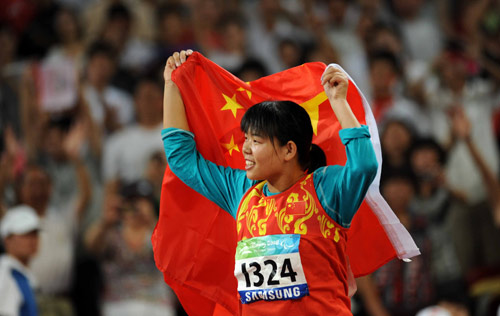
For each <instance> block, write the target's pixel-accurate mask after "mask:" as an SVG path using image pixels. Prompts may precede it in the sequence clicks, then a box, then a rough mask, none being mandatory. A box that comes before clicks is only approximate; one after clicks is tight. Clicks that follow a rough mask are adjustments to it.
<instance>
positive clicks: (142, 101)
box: [102, 77, 163, 184]
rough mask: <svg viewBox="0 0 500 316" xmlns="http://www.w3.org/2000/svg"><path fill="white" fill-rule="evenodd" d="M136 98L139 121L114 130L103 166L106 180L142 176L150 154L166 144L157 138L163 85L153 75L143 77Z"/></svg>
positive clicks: (121, 179) (104, 156)
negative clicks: (115, 131) (118, 130)
mask: <svg viewBox="0 0 500 316" xmlns="http://www.w3.org/2000/svg"><path fill="white" fill-rule="evenodd" d="M134 101H135V102H134V105H135V110H136V113H137V124H134V125H131V126H128V127H126V128H124V129H123V130H121V131H120V132H118V133H116V134H114V135H113V136H111V137H110V138H109V139H108V141H107V143H106V144H105V147H104V155H103V169H102V174H103V176H104V181H105V184H109V183H110V182H115V181H118V182H121V183H129V182H133V181H137V180H139V179H140V178H142V177H143V176H144V172H145V169H146V166H147V163H148V160H149V159H150V157H151V155H152V154H153V153H154V152H156V151H158V150H162V148H163V144H162V142H161V138H158V135H159V133H160V132H161V129H162V124H161V122H162V106H163V93H162V87H161V86H160V84H159V83H158V82H157V81H155V80H154V79H152V78H149V77H144V78H142V79H141V80H140V81H139V82H138V84H137V86H136V88H135V93H134Z"/></svg>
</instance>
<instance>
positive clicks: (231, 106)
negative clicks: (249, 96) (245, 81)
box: [220, 93, 243, 118]
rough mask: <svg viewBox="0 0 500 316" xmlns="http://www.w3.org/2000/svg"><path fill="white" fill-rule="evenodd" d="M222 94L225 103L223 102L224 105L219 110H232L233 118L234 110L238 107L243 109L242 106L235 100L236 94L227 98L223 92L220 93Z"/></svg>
mask: <svg viewBox="0 0 500 316" xmlns="http://www.w3.org/2000/svg"><path fill="white" fill-rule="evenodd" d="M222 96H223V97H224V99H225V100H226V104H224V106H223V107H222V108H221V109H220V110H221V111H225V110H231V112H233V115H234V118H236V112H237V111H238V110H239V109H243V107H242V106H241V105H239V104H238V102H236V94H234V95H233V97H232V98H229V97H228V96H227V95H225V94H224V93H223V94H222Z"/></svg>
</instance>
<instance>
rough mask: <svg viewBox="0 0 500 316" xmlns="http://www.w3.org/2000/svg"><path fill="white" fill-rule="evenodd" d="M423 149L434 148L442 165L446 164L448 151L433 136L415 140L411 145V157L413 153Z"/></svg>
mask: <svg viewBox="0 0 500 316" xmlns="http://www.w3.org/2000/svg"><path fill="white" fill-rule="evenodd" d="M422 149H430V150H433V151H434V152H436V154H437V155H438V159H439V163H440V164H441V165H444V164H445V163H446V159H447V158H448V157H447V153H446V151H445V150H444V149H443V147H441V145H439V144H438V142H436V140H434V139H433V138H430V137H424V138H418V139H417V140H415V141H414V142H413V145H412V146H411V147H410V157H411V156H412V155H413V153H415V152H416V151H418V150H422Z"/></svg>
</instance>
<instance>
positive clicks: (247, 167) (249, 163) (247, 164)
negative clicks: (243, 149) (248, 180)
mask: <svg viewBox="0 0 500 316" xmlns="http://www.w3.org/2000/svg"><path fill="white" fill-rule="evenodd" d="M253 166H255V162H253V161H251V160H245V170H250V169H252V167H253Z"/></svg>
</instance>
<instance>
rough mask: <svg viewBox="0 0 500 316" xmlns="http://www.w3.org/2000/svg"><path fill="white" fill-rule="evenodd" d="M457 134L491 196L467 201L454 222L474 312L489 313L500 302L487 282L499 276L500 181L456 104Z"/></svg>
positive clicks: (454, 126)
mask: <svg viewBox="0 0 500 316" xmlns="http://www.w3.org/2000/svg"><path fill="white" fill-rule="evenodd" d="M450 118H451V129H452V133H453V136H454V138H455V139H456V140H457V141H460V142H463V143H464V146H465V147H466V149H467V150H468V151H469V153H470V155H471V157H472V160H473V162H474V163H475V166H476V168H477V169H478V171H479V175H480V177H481V180H482V181H483V183H482V184H483V186H484V187H485V189H486V192H487V193H488V199H487V200H485V201H484V202H482V203H479V204H475V205H467V206H468V209H467V210H466V211H465V212H461V213H460V214H459V215H460V217H459V218H457V220H456V222H455V223H453V227H454V234H453V237H454V242H455V243H456V249H457V253H458V255H459V259H460V260H461V261H460V262H461V264H462V267H463V269H464V271H465V273H466V276H467V280H468V282H469V291H470V293H472V300H473V302H474V309H473V311H474V315H490V314H488V313H489V310H492V309H497V308H498V306H499V298H500V293H499V292H498V291H497V290H495V289H494V288H490V287H488V286H485V285H487V284H491V283H492V284H498V279H500V252H499V251H498V245H499V244H500V222H499V221H498V219H499V217H498V215H499V209H500V183H499V181H498V178H497V177H498V176H497V175H495V174H494V173H493V172H492V171H491V169H490V168H489V166H488V164H487V162H486V160H485V159H484V157H483V156H482V155H481V151H480V150H479V148H478V146H477V144H476V143H475V141H474V138H473V137H471V136H472V125H471V122H470V121H469V119H468V117H467V115H466V113H465V110H464V109H462V108H456V109H454V110H453V111H452V112H451V113H450Z"/></svg>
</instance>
